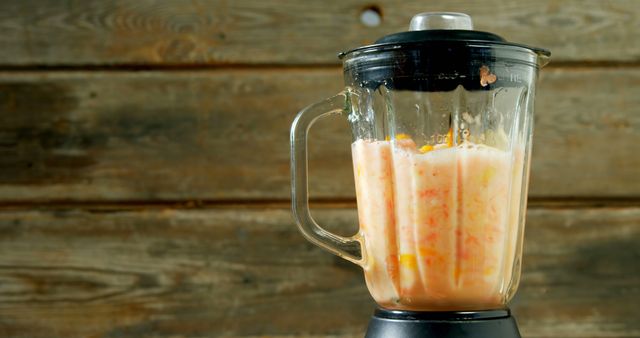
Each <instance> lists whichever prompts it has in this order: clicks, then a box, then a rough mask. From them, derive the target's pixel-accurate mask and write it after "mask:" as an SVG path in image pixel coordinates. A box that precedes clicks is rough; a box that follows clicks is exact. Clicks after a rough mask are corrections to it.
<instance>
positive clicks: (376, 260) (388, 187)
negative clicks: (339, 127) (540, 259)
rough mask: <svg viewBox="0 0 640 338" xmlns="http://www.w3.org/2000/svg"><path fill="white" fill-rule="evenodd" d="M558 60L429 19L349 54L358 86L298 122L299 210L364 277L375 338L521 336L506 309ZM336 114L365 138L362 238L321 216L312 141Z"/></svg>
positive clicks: (455, 18) (356, 144)
mask: <svg viewBox="0 0 640 338" xmlns="http://www.w3.org/2000/svg"><path fill="white" fill-rule="evenodd" d="M549 55H550V53H549V51H547V50H544V49H540V48H533V47H529V46H525V45H521V44H516V43H511V42H507V41H506V40H504V39H503V38H501V37H499V36H497V35H495V34H491V33H487V32H481V31H474V30H473V27H472V21H471V18H470V17H469V16H468V15H466V14H461V13H421V14H418V15H416V16H414V17H413V19H412V20H411V24H410V30H409V31H407V32H401V33H396V34H391V35H388V36H385V37H383V38H381V39H379V40H378V41H376V43H375V44H373V45H369V46H364V47H359V48H356V49H353V50H351V51H348V52H344V53H341V54H340V58H341V59H342V61H343V69H344V77H345V83H346V89H345V90H344V91H343V92H341V93H339V94H338V95H336V96H334V97H332V98H329V99H327V100H325V101H322V102H319V103H316V104H313V105H311V106H309V107H307V108H305V109H303V110H302V111H301V112H300V113H299V114H298V116H297V117H296V119H295V121H294V122H293V125H292V128H291V169H292V207H293V214H294V217H295V219H296V221H297V224H298V226H299V228H300V230H301V231H302V233H303V234H304V235H305V236H306V238H307V239H309V240H310V241H311V242H313V243H315V244H317V245H319V246H321V247H323V248H325V249H327V250H329V251H331V252H333V253H334V254H336V255H339V256H341V257H343V258H345V259H347V260H349V261H351V262H353V263H356V264H358V265H360V266H361V267H362V268H363V270H364V275H365V280H366V283H367V287H368V289H369V292H370V293H371V295H372V296H373V298H374V299H375V301H376V303H377V304H378V305H379V309H378V310H376V312H375V314H374V316H373V319H372V322H371V324H370V326H369V330H368V332H367V337H385V336H386V337H390V336H400V337H414V336H415V337H417V336H420V337H436V336H438V337H481V336H484V335H487V334H490V335H493V336H496V337H498V336H500V337H519V333H518V330H517V327H516V325H515V321H514V320H513V318H512V317H511V316H510V314H509V311H508V309H507V303H508V301H509V300H510V299H511V298H512V296H513V295H514V293H515V291H516V289H517V286H518V281H519V277H520V266H521V257H522V241H523V234H524V218H525V211H526V196H527V188H528V179H529V162H530V154H531V136H532V127H533V101H534V96H535V82H536V78H537V73H538V70H539V68H541V67H543V66H544V65H545V64H546V63H547V61H548V57H549ZM327 115H342V116H345V117H346V118H347V119H348V120H349V122H350V125H351V128H352V133H353V143H352V157H353V168H354V176H355V184H356V195H357V206H358V219H359V224H360V227H359V228H360V231H359V232H358V233H357V234H356V235H354V236H351V237H343V236H338V235H335V234H333V233H330V232H328V231H326V230H324V229H323V228H322V227H320V226H319V225H318V224H317V223H316V222H315V221H314V220H313V218H312V217H311V215H310V212H309V206H308V188H307V153H306V152H307V150H306V137H307V132H308V130H309V128H310V127H311V125H312V124H313V122H314V121H315V120H317V119H318V118H320V117H324V116H327ZM483 330H485V331H483ZM420 332H422V333H420ZM465 332H466V333H465Z"/></svg>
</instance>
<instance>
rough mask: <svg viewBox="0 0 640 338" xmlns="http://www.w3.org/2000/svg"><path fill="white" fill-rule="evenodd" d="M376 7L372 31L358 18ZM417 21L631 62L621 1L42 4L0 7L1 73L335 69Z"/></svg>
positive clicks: (630, 29) (578, 56)
mask: <svg viewBox="0 0 640 338" xmlns="http://www.w3.org/2000/svg"><path fill="white" fill-rule="evenodd" d="M371 6H374V7H377V8H378V10H379V11H380V12H381V15H382V20H381V23H380V25H378V26H375V27H368V26H366V25H365V24H363V21H362V20H361V15H362V13H363V11H364V10H365V9H366V8H370V7H371ZM424 11H460V12H466V13H468V14H470V15H471V16H472V17H473V19H474V22H475V28H476V29H478V30H485V31H491V32H494V33H497V34H500V35H503V36H504V37H506V38H507V39H508V40H510V41H516V42H520V43H525V44H530V45H536V46H540V47H545V48H549V49H550V50H552V51H553V59H554V60H555V61H578V62H582V61H639V60H640V45H639V44H638V43H637V37H638V36H639V35H640V19H639V18H640V3H639V2H637V1H626V0H611V1H600V0H589V1H582V0H570V1H562V2H558V1H555V0H544V1H537V0H518V1H509V2H505V1H502V0H485V1H481V2H477V1H450V0H433V1H429V2H428V3H425V2H424V1H420V0H412V1H400V0H394V1H384V2H382V1H379V2H376V1H369V0H342V1H331V2H329V3H327V2H318V1H315V2H313V1H312V2H310V1H305V0H297V1H279V2H278V3H277V4H273V3H271V2H264V1H259V0H242V1H224V0H215V1H188V2H186V1H181V0H162V1H156V0H138V1H134V2H126V1H101V0H90V1H51V0H48V1H42V0H22V1H3V2H2V3H0V29H1V31H2V35H0V44H1V45H2V49H1V50H0V65H3V66H11V65H21V66H25V65H26V66H28V65H51V66H59V65H71V66H73V65H114V64H132V65H145V64H154V65H157V64H192V65H195V64H197V65H203V64H231V63H241V64H265V63H266V64H291V63H294V64H314V63H321V64H337V63H338V60H337V58H336V53H337V52H339V51H344V50H347V49H351V48H353V47H357V46H360V45H363V44H368V43H372V42H373V41H375V40H376V39H377V38H379V37H381V36H383V35H386V34H390V33H395V32H399V31H404V30H406V29H407V27H408V24H409V20H410V19H411V16H412V15H413V14H416V13H420V12H424Z"/></svg>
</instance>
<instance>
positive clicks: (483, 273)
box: [352, 135, 524, 311]
mask: <svg viewBox="0 0 640 338" xmlns="http://www.w3.org/2000/svg"><path fill="white" fill-rule="evenodd" d="M523 154H524V151H523V150H522V149H521V148H518V147H515V150H513V151H503V150H499V149H496V148H493V147H489V146H486V145H477V144H473V143H470V142H464V143H462V144H460V145H457V146H452V145H451V144H448V145H447V144H446V143H445V144H440V145H436V146H435V147H432V146H428V145H427V146H423V147H421V148H419V149H418V147H416V144H415V143H414V142H413V141H412V140H411V139H410V138H408V137H407V136H404V135H399V137H398V138H397V139H395V140H394V141H371V140H357V141H356V142H354V143H353V144H352V155H353V162H354V174H355V181H356V194H357V203H358V218H359V222H360V231H361V235H362V236H363V238H364V243H365V245H364V246H365V250H366V263H365V266H364V270H365V279H366V282H367V287H368V288H369V291H370V292H371V294H372V296H373V298H374V299H375V300H376V302H377V303H378V304H379V305H380V306H382V307H384V308H388V309H399V310H414V311H427V310H480V309H491V308H500V307H503V306H504V304H506V302H507V301H508V299H507V297H508V296H509V293H510V291H509V289H510V288H511V287H512V285H510V284H511V283H512V281H513V280H516V279H517V276H516V278H512V274H513V273H514V260H515V255H516V244H517V241H518V237H519V236H520V234H519V233H518V228H519V226H518V219H519V213H520V209H521V208H520V200H521V196H520V195H521V190H522V186H523V182H522V178H523V170H524V168H523ZM513 288H515V286H513Z"/></svg>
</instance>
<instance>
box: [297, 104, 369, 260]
mask: <svg viewBox="0 0 640 338" xmlns="http://www.w3.org/2000/svg"><path fill="white" fill-rule="evenodd" d="M347 95H348V94H347V93H346V92H342V93H339V94H338V95H335V96H333V97H331V98H328V99H326V100H324V101H321V102H318V103H315V104H312V105H310V106H308V107H306V108H304V109H302V110H301V111H300V112H299V113H298V116H296V118H295V120H294V121H293V124H292V125H291V208H292V210H293V217H294V218H295V220H296V223H297V224H298V228H299V229H300V231H302V233H303V234H304V236H305V237H306V238H307V239H308V240H309V241H310V242H312V243H313V244H316V245H318V246H320V247H322V248H324V249H326V250H328V251H330V252H332V253H334V254H336V255H338V256H340V257H342V258H344V259H346V260H348V261H350V262H353V263H355V264H358V265H363V264H364V254H363V251H362V238H361V237H360V236H359V235H358V234H356V235H354V236H351V237H343V236H340V235H336V234H334V233H331V232H329V231H327V230H325V229H323V228H322V227H320V226H319V225H318V223H316V221H315V220H314V219H313V217H311V212H310V211H309V185H308V180H307V174H308V170H307V162H308V156H307V134H308V132H309V128H310V127H311V126H312V125H313V123H315V122H316V121H317V120H318V119H320V118H322V117H326V116H329V115H336V114H343V113H344V112H345V106H346V102H347V101H346V100H347Z"/></svg>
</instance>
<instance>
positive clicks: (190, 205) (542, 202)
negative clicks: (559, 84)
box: [0, 197, 640, 212]
mask: <svg viewBox="0 0 640 338" xmlns="http://www.w3.org/2000/svg"><path fill="white" fill-rule="evenodd" d="M310 204H311V208H317V209H351V208H355V207H356V201H355V199H350V198H338V199H312V200H311V203H310ZM290 207H291V202H290V201H289V200H287V199H228V200H160V201H146V200H125V201H97V200H96V201H15V202H12V201H5V202H1V203H0V211H4V210H34V209H35V210H62V209H82V210H88V211H96V212H100V211H102V212H110V211H114V212H115V211H124V210H134V211H135V210H150V209H174V210H189V209H200V210H202V209H288V208H290ZM629 207H631V208H633V207H640V197H613V198H597V197H586V198H585V197H580V198H572V197H545V198H541V197H535V198H530V199H529V201H528V208H529V209H595V208H629Z"/></svg>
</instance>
